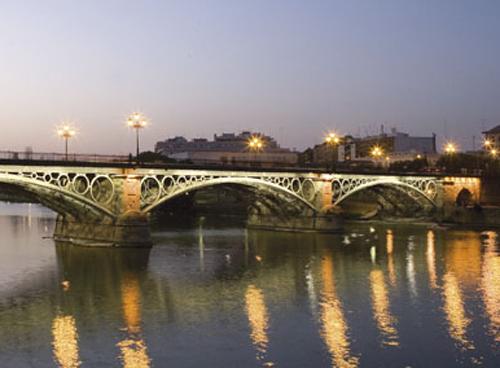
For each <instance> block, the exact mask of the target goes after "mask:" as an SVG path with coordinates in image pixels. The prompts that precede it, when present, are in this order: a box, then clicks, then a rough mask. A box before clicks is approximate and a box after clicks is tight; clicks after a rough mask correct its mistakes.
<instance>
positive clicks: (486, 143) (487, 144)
mask: <svg viewBox="0 0 500 368" xmlns="http://www.w3.org/2000/svg"><path fill="white" fill-rule="evenodd" d="M483 145H484V146H485V147H486V148H490V147H491V145H492V142H491V141H490V140H489V139H488V138H486V139H485V140H484V142H483Z"/></svg>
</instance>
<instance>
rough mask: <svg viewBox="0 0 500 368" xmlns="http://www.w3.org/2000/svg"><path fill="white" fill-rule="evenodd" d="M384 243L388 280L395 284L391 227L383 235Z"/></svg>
mask: <svg viewBox="0 0 500 368" xmlns="http://www.w3.org/2000/svg"><path fill="white" fill-rule="evenodd" d="M385 239H386V240H385V244H386V250H387V269H388V271H389V280H390V282H391V285H392V286H395V285H396V270H395V267H394V256H393V252H394V233H393V232H392V230H391V229H388V230H387V233H386V235H385Z"/></svg>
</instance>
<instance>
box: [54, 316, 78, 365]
mask: <svg viewBox="0 0 500 368" xmlns="http://www.w3.org/2000/svg"><path fill="white" fill-rule="evenodd" d="M52 336H53V339H54V340H53V343H52V345H53V349H54V350H53V352H54V357H55V360H56V362H57V364H58V365H59V367H61V368H75V367H79V366H80V364H81V362H80V358H79V352H78V332H77V330H76V322H75V319H74V318H73V317H72V316H58V317H56V318H55V319H54V321H53V322H52Z"/></svg>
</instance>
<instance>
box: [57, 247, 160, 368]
mask: <svg viewBox="0 0 500 368" xmlns="http://www.w3.org/2000/svg"><path fill="white" fill-rule="evenodd" d="M149 252H150V251H149V250H147V249H102V248H99V249H96V248H83V247H75V246H72V245H69V244H64V243H60V244H57V245H56V254H57V259H58V264H59V267H60V273H61V276H60V278H61V280H64V281H66V282H69V283H71V291H70V293H71V294H76V295H80V296H82V297H83V298H81V300H75V299H74V298H71V297H70V296H67V297H64V298H63V299H62V300H61V302H60V303H61V304H62V308H63V309H65V310H66V309H71V310H74V309H78V310H80V311H82V310H92V311H93V312H94V313H99V311H100V310H101V309H103V308H108V309H111V310H115V311H119V310H121V312H122V315H123V320H124V322H125V327H126V328H125V330H126V334H127V336H126V337H125V338H124V339H123V340H122V341H120V342H119V343H118V344H117V346H118V347H119V349H120V357H119V359H120V360H121V362H122V364H123V366H124V367H126V368H132V367H138V368H145V367H149V366H150V362H151V359H150V358H149V356H148V352H147V348H146V343H145V341H144V339H143V338H142V336H141V286H140V279H141V277H142V275H143V273H144V270H145V269H146V267H147V264H148V260H149ZM97 295H105V296H106V298H105V301H106V303H105V304H103V303H101V302H100V301H99V300H98V299H96V296H97ZM115 301H121V308H120V307H119V305H116V302H115Z"/></svg>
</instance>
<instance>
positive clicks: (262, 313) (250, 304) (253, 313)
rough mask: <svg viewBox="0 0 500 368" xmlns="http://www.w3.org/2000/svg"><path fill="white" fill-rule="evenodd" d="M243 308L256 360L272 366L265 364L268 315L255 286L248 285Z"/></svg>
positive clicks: (261, 293)
mask: <svg viewBox="0 0 500 368" xmlns="http://www.w3.org/2000/svg"><path fill="white" fill-rule="evenodd" d="M245 306H246V313H247V317H248V322H249V325H250V338H251V339H252V342H253V344H254V346H255V348H256V349H257V360H258V361H260V362H263V363H264V365H266V366H272V365H273V364H272V363H271V362H265V359H266V353H267V346H268V344H269V337H268V336H267V330H268V328H269V313H268V311H267V308H266V303H265V301H264V294H263V292H262V290H261V289H259V288H257V287H256V286H255V285H249V286H248V288H247V290H246V293H245Z"/></svg>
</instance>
